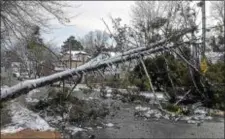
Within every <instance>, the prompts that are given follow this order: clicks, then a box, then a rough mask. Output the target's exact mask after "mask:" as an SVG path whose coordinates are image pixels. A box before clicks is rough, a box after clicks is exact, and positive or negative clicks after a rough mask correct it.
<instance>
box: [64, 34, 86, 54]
mask: <svg viewBox="0 0 225 139" xmlns="http://www.w3.org/2000/svg"><path fill="white" fill-rule="evenodd" d="M69 45H71V50H83V49H84V48H83V46H82V45H81V42H80V41H78V40H76V39H75V37H74V36H70V37H69V38H68V39H67V40H66V41H65V42H63V45H62V52H66V51H68V50H69Z"/></svg>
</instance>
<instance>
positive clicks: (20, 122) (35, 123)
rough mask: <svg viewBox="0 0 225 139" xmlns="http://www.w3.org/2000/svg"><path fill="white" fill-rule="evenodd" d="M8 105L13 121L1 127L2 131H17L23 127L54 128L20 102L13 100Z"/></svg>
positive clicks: (42, 129)
mask: <svg viewBox="0 0 225 139" xmlns="http://www.w3.org/2000/svg"><path fill="white" fill-rule="evenodd" d="M8 107H9V110H10V113H11V115H12V117H11V118H12V123H11V124H10V125H9V126H8V127H6V128H4V129H1V133H15V132H18V131H21V130H23V129H32V130H39V131H46V130H54V128H52V127H50V126H49V125H48V123H47V122H46V121H45V120H44V119H42V118H41V117H40V116H39V115H38V114H36V113H34V112H32V111H30V110H28V109H27V108H25V107H23V106H22V105H21V104H19V103H18V102H12V103H11V104H10V105H9V106H8Z"/></svg>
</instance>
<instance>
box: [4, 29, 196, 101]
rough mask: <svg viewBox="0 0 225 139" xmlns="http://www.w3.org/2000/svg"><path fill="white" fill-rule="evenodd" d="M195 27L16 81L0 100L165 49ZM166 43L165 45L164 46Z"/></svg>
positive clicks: (172, 46)
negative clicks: (119, 52)
mask: <svg viewBox="0 0 225 139" xmlns="http://www.w3.org/2000/svg"><path fill="white" fill-rule="evenodd" d="M195 29H196V28H188V29H184V30H181V31H179V32H178V33H177V34H175V35H173V36H171V37H170V38H168V39H163V40H161V41H159V42H157V43H153V44H151V45H149V46H148V47H138V48H135V49H131V50H128V51H127V52H124V53H122V54H119V55H116V56H114V57H111V58H109V59H105V60H101V61H92V60H91V61H89V62H87V63H86V64H84V65H82V66H79V67H77V68H76V69H70V70H66V71H63V72H59V73H55V74H52V75H49V76H46V77H41V78H39V79H34V80H26V81H23V82H20V83H18V84H17V85H14V86H12V87H9V88H5V89H2V90H1V101H6V100H9V99H12V98H15V97H18V96H20V95H21V94H25V93H28V92H29V91H30V90H32V89H35V88H38V87H42V86H45V85H49V84H52V83H54V82H57V81H60V80H64V79H67V78H70V77H72V76H74V75H81V74H83V73H87V72H90V71H95V70H99V69H101V68H105V67H108V66H111V65H113V64H117V63H122V62H124V61H127V60H132V59H136V58H139V57H140V56H143V55H147V54H153V53H157V52H161V51H167V50H169V49H170V48H174V47H176V46H175V45H173V44H170V45H169V42H170V40H171V39H173V38H175V37H181V36H183V35H185V34H187V33H190V32H192V31H193V30H195ZM166 44H168V45H167V46H164V45H166Z"/></svg>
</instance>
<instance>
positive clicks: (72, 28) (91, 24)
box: [43, 1, 134, 46]
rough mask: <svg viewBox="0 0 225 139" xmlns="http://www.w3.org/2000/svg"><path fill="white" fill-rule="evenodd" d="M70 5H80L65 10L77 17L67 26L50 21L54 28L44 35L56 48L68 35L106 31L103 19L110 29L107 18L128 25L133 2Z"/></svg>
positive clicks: (77, 3) (79, 2) (75, 3)
mask: <svg viewBox="0 0 225 139" xmlns="http://www.w3.org/2000/svg"><path fill="white" fill-rule="evenodd" d="M68 3H69V4H71V5H74V6H75V5H80V6H79V7H78V8H73V9H69V10H67V12H69V13H70V14H71V13H72V14H73V15H77V14H78V15H77V16H76V17H75V18H73V19H72V20H71V22H70V23H69V26H63V25H60V24H59V23H58V22H57V21H55V20H54V21H52V25H53V27H54V28H57V29H52V30H51V32H50V33H44V34H43V37H44V38H45V40H46V41H50V40H52V41H53V42H54V43H55V44H56V45H57V46H61V45H62V43H63V41H65V40H66V39H67V38H68V37H69V36H70V35H74V36H75V37H82V36H84V35H85V34H87V33H88V32H89V31H93V30H95V29H99V30H106V27H105V25H104V23H103V22H102V21H101V18H103V19H104V20H105V21H106V22H107V24H108V25H109V26H110V27H111V21H110V18H109V16H112V17H114V18H116V17H120V18H121V19H122V23H125V24H129V21H130V14H131V13H130V8H131V5H132V4H134V1H70V2H68Z"/></svg>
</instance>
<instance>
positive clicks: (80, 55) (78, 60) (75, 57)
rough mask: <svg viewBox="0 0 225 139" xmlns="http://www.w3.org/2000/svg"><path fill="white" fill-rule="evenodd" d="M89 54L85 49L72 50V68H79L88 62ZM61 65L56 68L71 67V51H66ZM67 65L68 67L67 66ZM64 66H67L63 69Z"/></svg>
mask: <svg viewBox="0 0 225 139" xmlns="http://www.w3.org/2000/svg"><path fill="white" fill-rule="evenodd" d="M88 58H89V55H88V54H87V53H86V52H84V51H71V68H77V67H79V66H81V65H83V64H84V63H86V62H87V60H88ZM61 61H62V62H63V64H62V63H61V66H59V67H56V68H55V70H59V71H60V70H65V69H69V68H70V52H69V51H66V52H65V53H64V54H63V55H62V58H61ZM65 66H66V67H65ZM62 67H65V68H63V69H62Z"/></svg>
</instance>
